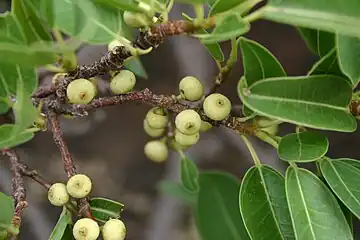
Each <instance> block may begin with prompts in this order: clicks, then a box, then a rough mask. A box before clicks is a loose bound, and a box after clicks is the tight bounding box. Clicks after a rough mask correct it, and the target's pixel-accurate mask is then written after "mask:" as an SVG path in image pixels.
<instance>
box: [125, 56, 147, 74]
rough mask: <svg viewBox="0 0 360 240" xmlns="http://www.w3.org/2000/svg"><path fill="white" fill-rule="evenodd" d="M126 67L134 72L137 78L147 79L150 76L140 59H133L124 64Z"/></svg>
mask: <svg viewBox="0 0 360 240" xmlns="http://www.w3.org/2000/svg"><path fill="white" fill-rule="evenodd" d="M124 67H125V68H127V69H129V70H130V71H132V72H133V73H134V74H136V75H137V76H139V77H141V78H144V79H147V78H148V75H147V73H146V70H145V68H144V66H143V64H142V63H141V61H140V58H138V57H132V58H131V59H129V60H127V61H125V62H124Z"/></svg>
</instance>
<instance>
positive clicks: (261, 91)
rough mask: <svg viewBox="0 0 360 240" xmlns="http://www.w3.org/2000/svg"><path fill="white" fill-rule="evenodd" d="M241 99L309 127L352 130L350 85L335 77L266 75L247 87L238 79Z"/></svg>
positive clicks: (261, 110)
mask: <svg viewBox="0 0 360 240" xmlns="http://www.w3.org/2000/svg"><path fill="white" fill-rule="evenodd" d="M238 93H239V96H240V98H241V100H242V102H243V103H244V104H245V105H246V106H247V107H248V108H250V109H251V110H253V111H254V112H256V113H258V114H260V115H264V116H267V117H270V118H276V119H279V120H281V121H284V122H290V123H294V124H298V125H302V126H306V127H310V128H317V129H324V130H333V131H343V132H353V131H355V129H356V121H355V118H354V117H353V116H352V115H351V114H350V113H349V110H348V105H349V103H350V100H351V97H352V88H351V86H350V85H349V84H348V83H347V81H346V80H345V79H343V78H341V77H338V76H332V75H315V76H306V77H305V76H301V77H280V78H269V79H266V80H262V81H258V82H256V83H255V84H253V85H251V86H250V87H248V88H246V87H245V83H244V81H243V80H241V81H240V82H239V85H238Z"/></svg>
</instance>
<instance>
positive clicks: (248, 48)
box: [240, 37, 286, 86]
mask: <svg viewBox="0 0 360 240" xmlns="http://www.w3.org/2000/svg"><path fill="white" fill-rule="evenodd" d="M240 47H241V54H242V59H243V65H244V76H245V79H246V83H247V85H248V86H251V85H252V84H253V83H255V82H257V81H259V80H262V79H265V78H271V77H283V76H286V73H285V71H284V69H283V67H282V66H281V64H280V63H279V61H278V60H277V59H276V57H275V56H274V55H273V54H272V53H271V52H270V51H269V50H267V49H266V48H265V47H263V46H262V45H260V44H259V43H257V42H255V41H252V40H250V39H246V38H244V37H241V38H240Z"/></svg>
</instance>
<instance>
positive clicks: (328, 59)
mask: <svg viewBox="0 0 360 240" xmlns="http://www.w3.org/2000/svg"><path fill="white" fill-rule="evenodd" d="M322 74H329V75H335V76H340V77H343V78H344V79H347V77H346V76H345V75H344V74H343V73H342V72H341V70H340V67H339V63H338V59H337V54H336V48H333V49H332V50H331V51H330V52H328V53H327V54H326V55H325V56H324V57H322V58H321V59H320V60H319V61H318V62H316V63H315V64H314V66H313V67H312V68H311V70H310V71H309V73H308V75H322Z"/></svg>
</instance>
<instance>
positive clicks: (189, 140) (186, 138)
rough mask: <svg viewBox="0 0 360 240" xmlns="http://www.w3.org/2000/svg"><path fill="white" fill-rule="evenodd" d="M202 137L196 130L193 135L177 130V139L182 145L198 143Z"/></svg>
mask: <svg viewBox="0 0 360 240" xmlns="http://www.w3.org/2000/svg"><path fill="white" fill-rule="evenodd" d="M199 139H200V133H199V132H196V133H194V134H192V135H186V134H183V133H181V132H180V131H179V130H178V129H176V130H175V141H176V142H178V143H179V144H180V145H182V146H191V145H194V144H196V143H197V142H198V141H199Z"/></svg>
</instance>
